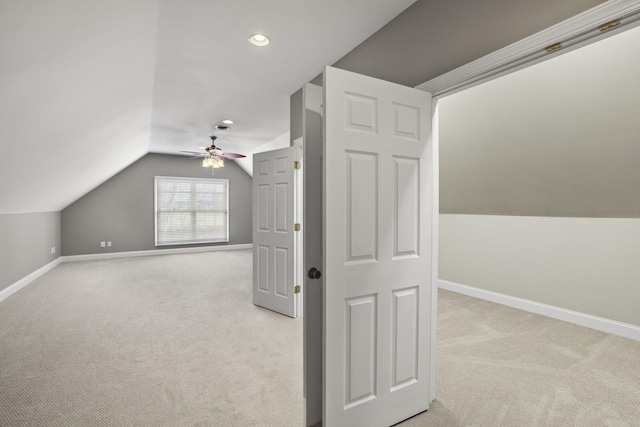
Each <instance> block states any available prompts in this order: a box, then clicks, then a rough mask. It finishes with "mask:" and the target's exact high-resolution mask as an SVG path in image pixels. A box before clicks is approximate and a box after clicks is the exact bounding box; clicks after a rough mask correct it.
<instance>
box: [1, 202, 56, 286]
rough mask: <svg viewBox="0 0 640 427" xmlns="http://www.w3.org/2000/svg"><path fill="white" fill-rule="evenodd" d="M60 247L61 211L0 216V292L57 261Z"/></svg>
mask: <svg viewBox="0 0 640 427" xmlns="http://www.w3.org/2000/svg"><path fill="white" fill-rule="evenodd" d="M60 246H61V244H60V212H42V213H25V214H8V215H0V290H2V289H4V288H6V287H7V286H9V285H11V284H13V283H15V282H16V281H18V280H20V279H22V278H23V277H25V276H27V275H29V274H31V273H33V272H34V271H35V270H37V269H39V268H40V267H43V266H45V265H47V264H48V263H50V262H51V261H53V260H55V259H56V258H58V257H59V256H60V253H61V248H60ZM53 247H55V248H56V253H55V254H52V253H51V248H53Z"/></svg>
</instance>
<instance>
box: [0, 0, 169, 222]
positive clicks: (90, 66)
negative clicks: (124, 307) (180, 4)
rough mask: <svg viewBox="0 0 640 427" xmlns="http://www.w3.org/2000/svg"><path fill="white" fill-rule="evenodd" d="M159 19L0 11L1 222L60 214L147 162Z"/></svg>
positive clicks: (149, 2) (124, 0)
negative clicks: (4, 216)
mask: <svg viewBox="0 0 640 427" xmlns="http://www.w3.org/2000/svg"><path fill="white" fill-rule="evenodd" d="M157 14H158V4H157V1H156V0H136V1H129V0H110V1H108V2H106V1H104V2H103V1H85V0H56V1H36V0H21V1H11V0H2V1H1V2H0V58H1V63H2V65H1V66H0V147H1V151H0V213H20V212H46V211H57V210H60V209H62V208H64V207H65V206H66V205H68V204H69V203H70V202H72V201H73V200H75V199H76V198H78V197H79V196H81V195H82V194H84V193H86V192H87V191H89V190H91V189H92V188H94V187H96V186H97V185H98V184H100V183H101V182H103V181H104V180H106V179H107V178H109V177H110V176H112V175H114V174H115V173H117V172H118V171H119V170H121V169H123V168H124V167H126V166H127V165H128V164H130V163H132V162H133V161H135V160H136V159H138V158H140V157H141V156H143V155H144V154H145V153H147V151H148V149H149V129H150V128H149V126H150V121H151V101H152V95H153V90H152V89H153V73H154V58H155V55H154V50H155V38H156V24H157Z"/></svg>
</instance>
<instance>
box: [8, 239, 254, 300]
mask: <svg viewBox="0 0 640 427" xmlns="http://www.w3.org/2000/svg"><path fill="white" fill-rule="evenodd" d="M252 248H253V243H242V244H237V245H219V246H198V247H194V248H173V249H153V250H148V251H130V252H111V253H107V254H87V255H70V256H61V257H58V258H56V259H55V260H53V261H51V262H50V263H49V264H47V265H45V266H44V267H40V268H39V269H37V270H36V271H34V272H33V273H31V274H28V275H27V276H24V277H23V278H22V279H20V280H18V281H17V282H15V283H13V284H11V285H9V286H7V287H6V288H4V289H2V290H1V291H0V302H2V301H4V300H5V299H7V298H9V297H10V296H11V295H13V294H15V293H16V292H18V291H19V290H20V289H22V288H24V287H25V286H27V285H28V284H30V283H31V282H33V281H34V280H36V279H37V278H39V277H40V276H42V275H43V274H45V273H47V272H49V271H51V270H52V269H53V268H54V267H56V266H58V264H62V263H65V262H75V261H93V260H100V259H115V258H133V257H139V256H152V255H171V254H185V253H195V252H217V251H235V250H241V249H252Z"/></svg>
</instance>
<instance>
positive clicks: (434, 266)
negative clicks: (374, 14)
mask: <svg viewBox="0 0 640 427" xmlns="http://www.w3.org/2000/svg"><path fill="white" fill-rule="evenodd" d="M439 111H440V110H439V108H438V99H437V98H432V101H431V115H432V118H431V144H430V145H431V152H430V156H431V159H430V160H431V168H430V173H431V175H430V177H429V178H430V179H431V184H432V186H431V191H432V196H431V207H432V209H431V210H432V212H431V215H432V217H431V349H430V352H431V355H430V357H431V363H430V384H429V397H430V399H431V402H433V401H434V400H435V398H436V375H437V366H436V365H437V351H438V350H437V345H436V342H437V338H438V260H439V246H440V245H439V241H440V145H439V144H440V121H439V120H438V114H439ZM431 402H429V403H431Z"/></svg>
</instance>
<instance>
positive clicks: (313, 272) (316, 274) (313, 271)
mask: <svg viewBox="0 0 640 427" xmlns="http://www.w3.org/2000/svg"><path fill="white" fill-rule="evenodd" d="M307 275H308V276H309V279H319V278H320V277H322V273H321V272H320V270H318V269H317V268H315V267H311V268H310V269H309V273H308V274H307Z"/></svg>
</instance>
